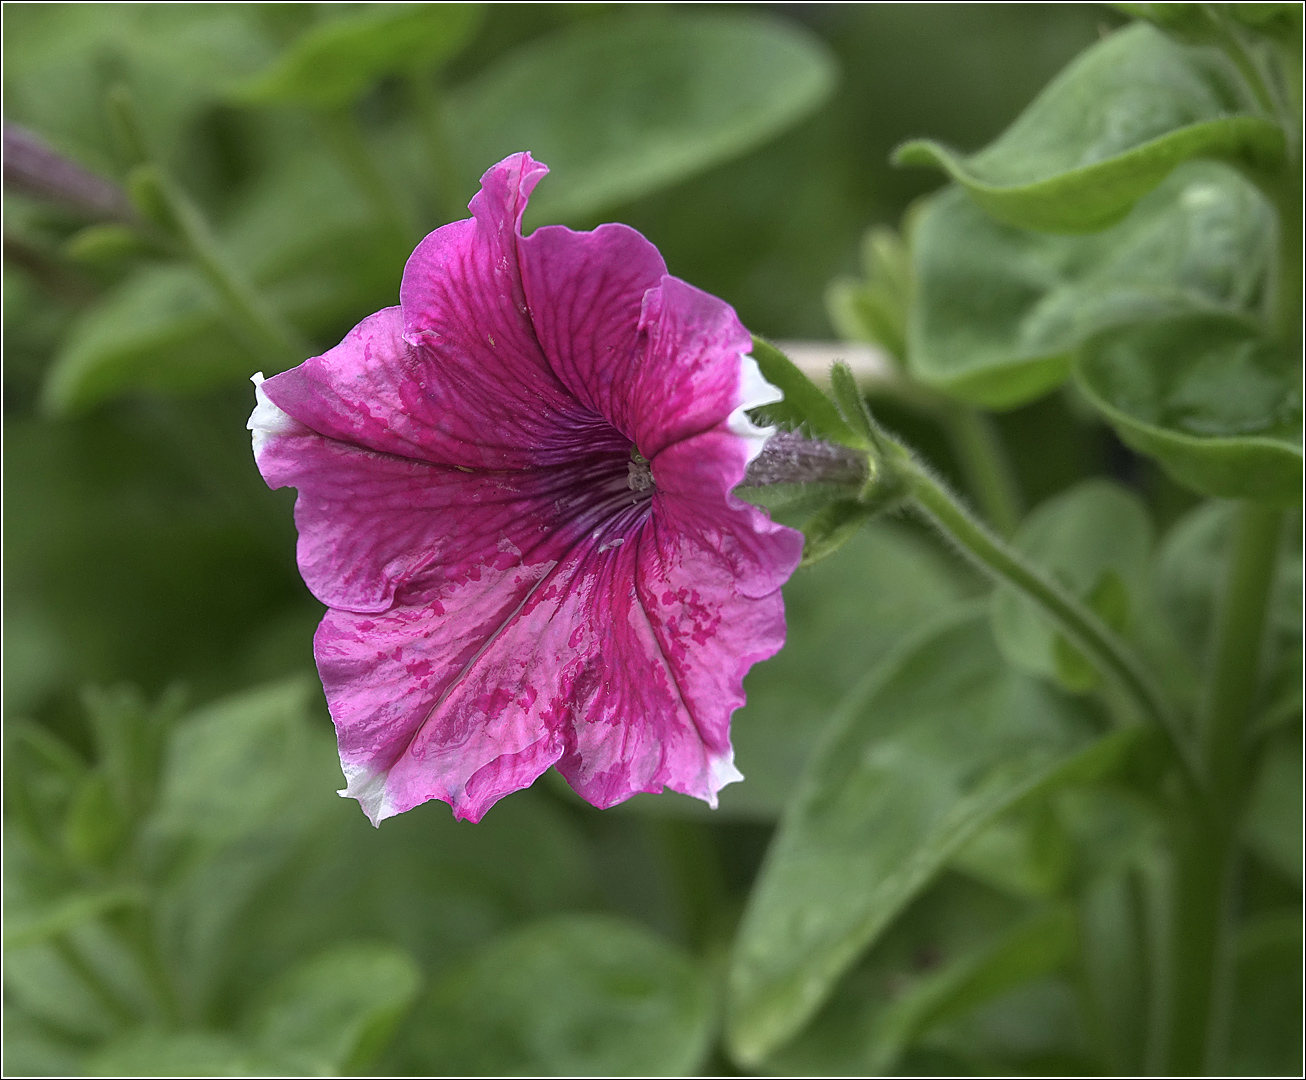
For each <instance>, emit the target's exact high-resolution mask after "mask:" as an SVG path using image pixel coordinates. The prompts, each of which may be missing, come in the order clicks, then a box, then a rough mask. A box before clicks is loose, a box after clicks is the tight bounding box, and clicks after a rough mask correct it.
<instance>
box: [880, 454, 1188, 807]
mask: <svg viewBox="0 0 1306 1080" xmlns="http://www.w3.org/2000/svg"><path fill="white" fill-rule="evenodd" d="M896 449H897V450H898V452H899V454H900V455H901V460H899V461H898V462H896V465H897V470H896V471H897V472H898V475H899V476H900V478H901V479H902V480H903V481H904V482H905V484H906V486H907V491H908V494H909V495H910V497H911V499H912V500H913V502H914V503H915V504H916V506H917V508H918V509H919V510H920V511H921V512H922V513H923V514H924V515H925V517H926V518H927V519H928V520H929V521H930V522H931V523H932V524H933V525H934V526H935V527H936V528H938V529H939V530H940V531H941V532H942V533H943V534H944V536H946V537H947V538H948V539H949V540H951V541H952V542H953V543H954V544H955V545H956V546H957V547H958V549H959V550H960V551H961V552H962V553H963V554H964V555H965V556H966V557H968V558H969V559H971V561H973V562H974V563H975V564H976V565H977V566H978V567H979V568H980V569H981V570H983V571H985V572H986V573H987V574H989V575H990V576H991V577H993V578H995V579H997V580H998V581H1000V582H1003V583H1005V584H1008V585H1011V586H1013V587H1014V588H1016V589H1018V590H1019V591H1020V592H1022V593H1023V594H1024V595H1026V596H1027V597H1029V598H1030V599H1031V600H1033V601H1034V602H1035V603H1036V604H1037V605H1038V606H1039V607H1040V608H1041V609H1042V610H1043V612H1044V614H1046V615H1047V616H1048V617H1049V618H1051V619H1052V620H1053V622H1055V623H1056V624H1057V626H1058V627H1059V628H1060V629H1061V630H1062V631H1063V632H1064V633H1065V634H1066V635H1067V636H1068V637H1069V638H1070V639H1071V641H1073V642H1074V643H1075V644H1076V645H1077V646H1079V648H1080V649H1081V651H1083V652H1084V654H1085V655H1086V656H1087V657H1088V658H1089V659H1090V660H1091V661H1092V663H1093V664H1094V666H1095V667H1096V668H1097V669H1098V670H1099V671H1100V672H1101V673H1102V674H1103V675H1105V676H1107V677H1108V678H1109V679H1111V680H1112V681H1113V682H1114V683H1115V684H1116V685H1117V686H1118V687H1119V688H1120V689H1121V690H1122V691H1123V692H1124V693H1125V694H1126V695H1127V696H1128V698H1129V699H1130V701H1131V702H1132V704H1133V706H1134V707H1135V708H1136V709H1137V711H1138V712H1139V714H1140V715H1142V716H1144V717H1146V718H1147V719H1148V720H1150V721H1152V722H1153V723H1155V724H1156V725H1157V726H1158V727H1159V728H1160V729H1161V730H1162V732H1163V733H1164V734H1165V735H1166V736H1167V738H1168V739H1169V741H1170V745H1171V749H1172V750H1173V752H1174V755H1175V757H1176V759H1177V761H1178V763H1179V765H1180V767H1181V769H1182V770H1183V772H1184V775H1185V778H1186V780H1187V781H1188V785H1189V786H1190V787H1196V786H1197V778H1198V773H1197V769H1196V767H1195V763H1194V762H1193V760H1192V754H1191V751H1190V748H1189V746H1188V743H1187V741H1186V739H1185V737H1184V733H1183V732H1182V730H1181V729H1180V727H1179V721H1178V718H1177V717H1176V716H1175V715H1174V713H1173V712H1172V711H1171V709H1170V707H1169V705H1168V703H1167V702H1166V701H1165V699H1164V698H1163V697H1162V696H1161V694H1160V692H1159V691H1158V690H1157V688H1156V686H1155V685H1154V684H1153V682H1152V679H1151V677H1150V676H1149V675H1148V673H1147V672H1146V670H1145V669H1144V668H1143V667H1142V665H1141V664H1140V663H1139V661H1138V659H1137V657H1135V656H1134V654H1133V653H1132V652H1131V651H1130V649H1129V648H1128V647H1127V646H1126V645H1125V644H1124V642H1122V641H1121V640H1120V639H1119V638H1118V637H1117V636H1116V635H1115V634H1114V633H1113V632H1112V631H1111V629H1110V628H1109V627H1108V626H1107V625H1106V624H1105V623H1104V622H1102V620H1101V619H1099V618H1098V617H1097V615H1095V614H1094V613H1093V612H1092V611H1091V610H1089V609H1088V608H1087V607H1085V606H1084V604H1082V603H1081V602H1080V601H1079V599H1078V598H1077V597H1075V596H1073V595H1072V594H1071V593H1069V592H1068V591H1066V589H1065V588H1064V587H1062V586H1061V585H1060V584H1059V583H1058V582H1056V581H1055V580H1053V579H1052V578H1051V577H1049V576H1048V575H1046V574H1045V573H1044V572H1043V571H1042V570H1040V569H1039V568H1038V567H1036V566H1034V565H1032V564H1030V563H1028V562H1026V561H1025V558H1024V556H1023V555H1021V554H1020V553H1019V552H1018V551H1016V550H1015V549H1013V548H1011V547H1010V546H1008V545H1007V544H1006V543H1005V542H1004V541H1003V540H1001V539H1000V538H998V537H997V536H995V535H994V534H993V533H992V532H990V531H989V529H988V528H987V527H986V526H985V525H984V524H983V523H982V522H980V521H979V519H978V518H976V517H975V516H974V515H973V514H971V512H970V511H969V510H967V509H966V508H965V507H964V506H963V505H962V504H961V502H960V501H959V500H958V499H957V498H956V496H954V495H953V494H952V493H951V492H950V491H948V490H947V489H946V488H945V487H944V486H943V484H942V483H941V482H940V481H938V480H937V479H935V478H934V477H933V476H931V475H930V473H929V472H928V471H927V470H926V469H924V468H923V467H922V466H921V465H920V464H919V463H918V462H917V461H916V460H915V459H914V458H912V457H911V456H910V455H909V454H908V453H907V452H906V451H905V450H904V449H903V448H901V447H896Z"/></svg>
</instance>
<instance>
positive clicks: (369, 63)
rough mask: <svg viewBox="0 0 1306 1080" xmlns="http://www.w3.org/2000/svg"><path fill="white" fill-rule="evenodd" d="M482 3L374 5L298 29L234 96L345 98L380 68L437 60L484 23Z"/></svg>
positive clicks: (331, 103)
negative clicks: (271, 61) (282, 49)
mask: <svg viewBox="0 0 1306 1080" xmlns="http://www.w3.org/2000/svg"><path fill="white" fill-rule="evenodd" d="M481 13H482V8H481V5H480V4H372V5H367V6H366V7H364V8H362V9H361V10H359V11H357V12H351V13H350V14H347V15H343V16H339V17H337V18H328V19H327V20H325V21H323V22H320V23H317V24H316V25H314V26H312V27H310V28H309V29H308V30H307V31H305V32H304V33H303V34H301V35H300V36H299V37H298V38H297V39H296V40H295V41H294V42H292V43H291V45H290V47H289V48H288V49H286V51H285V52H284V53H282V54H281V56H280V57H278V58H277V60H276V62H275V63H274V64H273V65H272V67H271V68H270V69H269V70H267V71H265V72H264V73H262V74H261V75H259V76H257V77H255V78H253V79H251V80H249V81H248V82H247V83H245V84H243V85H242V86H240V87H239V88H238V89H237V90H236V91H235V94H234V96H235V97H236V99H237V100H240V101H244V102H248V103H250V104H273V103H277V104H281V103H292V104H297V105H315V106H318V107H320V108H333V107H338V106H341V105H347V104H348V103H349V102H351V101H353V100H354V99H355V98H357V97H358V96H359V95H361V94H362V93H363V91H365V90H366V89H367V88H368V87H369V86H371V84H372V83H374V82H375V81H376V80H377V79H379V78H381V76H383V75H391V74H416V73H418V72H424V71H429V70H430V69H432V68H435V67H438V66H439V65H440V64H442V63H444V62H445V61H446V60H448V59H449V58H451V57H452V56H453V55H454V54H455V53H457V52H458V50H459V49H461V48H462V47H463V45H464V44H466V42H467V41H468V39H469V38H470V37H471V36H472V34H473V32H474V31H475V30H476V29H477V27H478V26H479V25H480V22H481Z"/></svg>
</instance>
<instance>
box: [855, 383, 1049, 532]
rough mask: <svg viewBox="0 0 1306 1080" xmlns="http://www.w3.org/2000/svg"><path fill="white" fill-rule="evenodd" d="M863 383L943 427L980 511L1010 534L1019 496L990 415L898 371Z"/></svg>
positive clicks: (1016, 521) (1019, 506)
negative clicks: (899, 373)
mask: <svg viewBox="0 0 1306 1080" xmlns="http://www.w3.org/2000/svg"><path fill="white" fill-rule="evenodd" d="M865 389H866V392H867V394H868V395H871V396H872V397H885V398H888V399H889V400H891V401H893V402H894V403H895V404H897V405H901V406H902V407H904V408H907V409H910V410H911V411H912V412H915V413H917V414H919V415H920V416H923V417H926V418H928V419H930V420H933V421H934V422H935V423H937V424H938V425H939V426H940V427H942V428H943V430H944V433H945V434H946V435H947V436H948V439H949V440H950V441H951V442H952V447H953V450H954V452H955V453H956V455H957V459H958V461H959V462H960V464H961V467H962V470H963V471H964V472H965V474H966V485H967V487H968V488H969V489H970V492H971V494H972V495H974V497H975V501H976V502H977V503H978V504H979V507H980V510H981V511H982V512H983V514H984V517H985V518H986V519H987V520H988V523H989V524H990V525H992V526H993V527H994V528H995V529H996V530H997V531H998V532H999V533H1000V534H1001V535H1002V536H1003V537H1004V538H1005V539H1008V540H1009V539H1010V538H1011V537H1012V536H1013V535H1014V534H1015V532H1016V529H1017V528H1018V527H1019V525H1020V519H1021V517H1022V516H1023V515H1024V506H1023V502H1024V500H1023V499H1022V498H1021V495H1020V485H1019V484H1017V482H1016V476H1015V472H1014V471H1013V470H1012V468H1011V459H1010V458H1009V457H1008V455H1007V451H1006V448H1005V447H1004V446H1003V445H1002V437H1001V436H1000V435H999V434H998V430H997V425H996V424H994V423H993V421H992V420H991V419H990V418H989V416H988V415H987V414H986V413H983V412H981V411H980V410H978V409H972V408H971V407H970V406H968V405H963V404H962V403H961V402H960V401H957V400H955V399H954V398H950V397H946V396H945V395H943V394H940V393H939V392H937V391H935V390H931V389H929V388H928V387H925V386H922V385H921V384H920V383H916V382H912V381H911V380H910V379H906V378H904V377H902V376H900V375H894V376H891V377H889V378H883V379H874V380H872V381H870V382H867V383H865Z"/></svg>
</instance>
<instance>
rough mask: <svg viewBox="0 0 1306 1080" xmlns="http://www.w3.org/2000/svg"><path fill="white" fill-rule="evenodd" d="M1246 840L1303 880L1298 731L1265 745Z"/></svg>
mask: <svg viewBox="0 0 1306 1080" xmlns="http://www.w3.org/2000/svg"><path fill="white" fill-rule="evenodd" d="M1246 827H1247V842H1248V843H1249V844H1250V845H1251V847H1252V849H1253V850H1254V851H1255V852H1256V853H1257V854H1258V855H1260V856H1261V857H1262V858H1263V859H1265V861H1266V862H1268V863H1269V864H1270V865H1271V866H1273V867H1275V868H1276V869H1277V870H1279V871H1281V872H1282V873H1284V874H1286V875H1287V876H1288V877H1290V878H1292V879H1293V880H1295V881H1296V882H1297V883H1298V884H1300V883H1301V880H1302V752H1301V733H1300V732H1299V731H1297V732H1291V733H1287V734H1284V735H1280V736H1279V737H1277V738H1275V739H1274V740H1273V741H1271V742H1270V744H1269V745H1268V746H1267V747H1266V748H1265V751H1264V757H1263V759H1262V761H1261V768H1260V773H1259V775H1258V776H1257V778H1256V786H1255V789H1254V790H1253V792H1252V799H1251V804H1250V806H1248V808H1247V826H1246Z"/></svg>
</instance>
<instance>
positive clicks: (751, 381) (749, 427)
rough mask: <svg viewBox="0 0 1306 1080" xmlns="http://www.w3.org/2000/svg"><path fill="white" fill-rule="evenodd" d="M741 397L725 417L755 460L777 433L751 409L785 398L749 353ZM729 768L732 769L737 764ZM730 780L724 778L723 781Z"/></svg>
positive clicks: (742, 368) (742, 360)
mask: <svg viewBox="0 0 1306 1080" xmlns="http://www.w3.org/2000/svg"><path fill="white" fill-rule="evenodd" d="M739 399H740V400H739V404H738V405H737V406H735V410H734V412H732V413H731V414H730V415H729V416H728V417H726V427H727V428H729V429H730V430H731V431H732V432H733V433H734V434H736V435H738V436H739V437H740V438H741V439H743V440H744V441H745V442H746V443H747V444H748V460H749V461H752V460H753V458H755V457H757V455H758V454H760V453H761V452H762V447H763V446H764V445H766V440H767V439H769V438H770V437H771V436H772V435H774V434H775V428H773V427H758V426H757V425H756V424H754V423H753V421H751V420H750V419H748V410H749V409H756V408H757V407H758V406H759V405H772V404H774V403H775V402H777V401H783V400H784V393H783V392H782V391H781V390H780V388H779V387H777V386H772V385H771V384H770V383H769V382H767V381H766V379H765V378H763V377H762V369H761V368H759V367H758V366H757V361H756V360H754V359H753V358H752V357H751V356H749V355H748V354H747V353H740V354H739ZM730 768H731V769H733V768H734V765H731V766H730ZM734 779H743V778H742V777H735V778H734ZM728 783H730V781H729V780H725V781H723V784H728Z"/></svg>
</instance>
